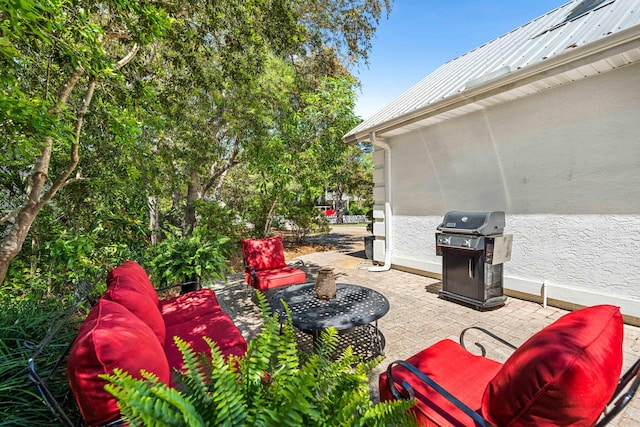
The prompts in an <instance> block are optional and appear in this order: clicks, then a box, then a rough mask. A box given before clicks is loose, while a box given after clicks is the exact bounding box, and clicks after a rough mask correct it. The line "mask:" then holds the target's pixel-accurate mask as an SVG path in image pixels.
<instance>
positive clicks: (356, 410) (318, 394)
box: [105, 294, 414, 427]
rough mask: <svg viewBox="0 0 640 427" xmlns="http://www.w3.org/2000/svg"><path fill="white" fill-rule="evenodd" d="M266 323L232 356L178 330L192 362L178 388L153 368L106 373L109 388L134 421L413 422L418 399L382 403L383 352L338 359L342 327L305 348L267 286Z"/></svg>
mask: <svg viewBox="0 0 640 427" xmlns="http://www.w3.org/2000/svg"><path fill="white" fill-rule="evenodd" d="M258 298H259V301H260V305H261V307H262V312H263V318H264V326H263V328H262V329H261V331H260V333H259V334H258V336H257V337H256V338H255V339H253V340H252V341H251V342H250V343H249V349H248V351H247V354H246V355H245V356H244V357H242V358H237V357H229V358H228V359H225V358H224V357H223V356H222V354H221V353H220V351H219V349H218V348H217V346H216V344H215V342H213V341H211V340H209V339H206V340H207V343H208V344H209V346H210V348H211V353H210V354H209V355H198V354H195V353H194V352H193V350H191V348H190V347H189V345H188V344H186V343H185V342H183V341H181V340H180V339H178V338H175V340H176V343H177V345H178V348H179V349H180V350H181V352H182V354H183V360H184V363H185V370H184V372H182V373H176V375H177V376H176V380H177V381H176V383H177V384H178V386H177V390H172V389H170V388H169V387H168V386H167V385H165V384H162V383H159V381H158V380H157V378H155V377H154V376H152V375H149V374H145V376H144V378H143V379H133V378H132V377H131V376H130V375H128V374H127V373H126V372H122V371H116V372H114V374H113V375H110V376H105V378H107V379H108V380H109V381H110V384H108V385H107V390H108V391H109V392H111V393H112V394H113V395H114V396H116V397H117V398H118V399H119V403H118V405H119V406H120V408H121V411H122V413H123V415H124V416H125V417H126V418H127V419H128V420H129V421H131V425H133V426H140V425H148V426H160V425H171V426H238V427H239V426H277V427H284V426H292V427H293V426H295V427H299V426H327V427H328V426H354V427H355V426H381V427H383V426H384V427H388V426H394V425H398V426H409V425H414V420H413V418H411V417H410V416H409V415H407V412H406V411H407V409H409V408H410V407H411V406H412V405H413V402H411V401H394V402H384V403H379V404H377V405H374V404H373V403H372V402H371V400H370V397H369V387H368V378H367V373H368V372H369V371H370V370H371V369H372V368H373V367H374V366H375V365H376V364H378V363H380V359H376V360H373V361H371V362H367V363H361V362H360V363H359V362H358V356H357V355H356V354H354V353H353V351H352V350H351V349H348V350H347V351H345V352H344V353H343V354H342V355H341V356H340V357H339V358H338V359H337V360H332V359H331V358H330V355H331V354H332V353H333V352H334V351H335V349H336V345H337V331H336V330H335V329H329V330H327V331H326V332H325V333H323V334H322V336H321V342H320V345H319V351H318V352H317V353H315V354H311V355H302V354H300V353H299V352H298V349H297V346H296V342H295V336H294V329H293V326H292V324H291V321H290V318H289V319H288V320H285V321H284V323H283V325H282V326H281V325H280V322H279V321H278V319H277V315H275V314H271V312H270V309H269V307H268V304H267V302H266V298H265V297H264V296H263V295H261V294H259V296H258Z"/></svg>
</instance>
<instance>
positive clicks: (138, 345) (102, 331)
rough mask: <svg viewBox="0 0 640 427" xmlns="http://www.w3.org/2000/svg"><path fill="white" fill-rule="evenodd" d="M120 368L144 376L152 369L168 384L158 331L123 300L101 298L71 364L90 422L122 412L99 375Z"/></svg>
mask: <svg viewBox="0 0 640 427" xmlns="http://www.w3.org/2000/svg"><path fill="white" fill-rule="evenodd" d="M114 368H121V369H123V370H125V371H127V372H128V373H129V374H131V375H132V376H133V377H136V378H140V370H141V369H144V370H146V371H147V372H152V373H154V374H156V375H157V376H158V378H159V379H160V381H162V382H164V383H166V384H168V383H169V379H170V373H169V365H168V363H167V359H166V357H165V356H164V352H163V349H162V346H161V345H160V343H159V342H158V338H157V337H156V336H155V334H154V333H153V331H151V329H150V328H149V327H148V326H147V325H146V324H145V323H144V322H143V321H142V320H140V319H138V317H137V316H135V315H134V314H133V313H131V312H130V311H129V310H127V309H126V308H125V307H123V306H121V305H120V304H118V303H115V302H112V301H109V300H105V299H100V300H99V301H98V303H97V304H96V305H95V306H94V307H93V308H92V309H91V312H90V313H89V316H88V317H87V319H86V320H85V321H84V323H83V324H82V326H81V327H80V331H79V332H78V336H77V337H76V340H75V341H74V343H73V345H72V347H71V350H70V354H69V361H68V365H67V375H68V377H69V383H70V385H71V390H72V391H73V394H74V395H75V397H76V400H77V402H78V406H79V407H80V412H81V413H82V417H83V418H84V420H85V422H86V424H87V425H90V426H93V425H101V424H105V423H107V422H109V421H112V420H114V419H116V418H118V417H119V416H120V410H119V409H118V405H117V403H116V402H117V401H116V398H115V397H113V396H112V395H111V394H110V393H109V392H107V391H106V390H104V386H105V384H106V383H107V381H105V380H103V379H101V378H99V377H98V375H100V374H111V373H112V372H113V369H114Z"/></svg>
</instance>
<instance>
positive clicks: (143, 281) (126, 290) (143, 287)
mask: <svg viewBox="0 0 640 427" xmlns="http://www.w3.org/2000/svg"><path fill="white" fill-rule="evenodd" d="M103 298H105V299H108V300H111V301H115V302H117V303H118V304H121V305H123V306H125V307H126V308H127V309H128V310H129V311H131V312H132V313H133V314H135V315H136V316H138V318H140V319H141V320H142V321H143V322H145V323H146V324H147V325H149V327H150V328H151V330H152V331H153V332H154V333H155V334H156V336H157V337H158V342H159V343H160V344H161V345H162V344H164V341H165V338H166V333H165V321H164V319H163V318H162V315H161V314H160V310H159V309H158V294H157V293H156V290H155V289H154V288H153V285H151V282H150V281H149V277H148V276H147V273H146V272H145V271H144V269H143V268H142V267H141V266H140V265H139V264H138V263H136V262H134V261H125V262H124V263H123V264H122V265H120V266H119V267H117V268H115V269H113V270H112V271H111V272H110V273H109V275H108V276H107V290H106V291H105V292H104V294H103Z"/></svg>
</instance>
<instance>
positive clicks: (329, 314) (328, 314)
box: [269, 283, 389, 355]
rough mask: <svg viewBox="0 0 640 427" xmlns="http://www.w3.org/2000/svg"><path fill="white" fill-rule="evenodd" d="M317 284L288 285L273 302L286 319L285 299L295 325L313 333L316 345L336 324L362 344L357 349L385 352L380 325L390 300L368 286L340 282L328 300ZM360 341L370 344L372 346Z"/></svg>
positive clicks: (378, 352) (339, 329)
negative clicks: (317, 294) (324, 333)
mask: <svg viewBox="0 0 640 427" xmlns="http://www.w3.org/2000/svg"><path fill="white" fill-rule="evenodd" d="M313 287H314V284H313V283H303V284H300V285H292V286H287V287H286V288H284V289H282V290H280V291H278V292H276V293H275V294H273V295H272V296H271V297H270V298H269V304H270V305H271V307H272V308H273V310H274V311H275V312H276V313H278V315H279V316H280V318H281V319H282V318H284V316H285V311H284V307H283V305H282V301H284V302H285V303H286V304H287V306H288V307H289V310H290V312H291V321H292V323H293V326H295V327H296V328H298V329H300V330H301V331H303V332H305V333H308V334H310V335H311V336H312V337H313V340H314V345H315V344H316V341H317V339H318V337H319V336H320V333H321V332H322V331H323V330H325V329H327V328H329V327H334V328H336V329H337V330H338V331H340V332H341V333H342V334H343V335H346V336H347V340H349V339H350V340H351V342H352V343H354V344H356V346H357V347H361V348H358V349H356V350H365V351H369V350H371V349H373V350H374V351H373V353H375V354H374V355H378V354H383V351H384V346H385V340H384V336H383V335H382V333H381V332H380V330H379V329H378V319H380V318H381V317H382V316H384V315H385V314H387V312H388V311H389V301H388V300H387V298H386V297H385V296H384V295H382V294H381V293H380V292H378V291H375V290H373V289H370V288H366V287H364V286H358V285H350V284H346V283H337V284H336V295H335V297H334V298H332V299H330V300H324V299H320V298H318V297H317V296H316V293H315V291H314V289H313ZM348 335H351V337H348ZM362 337H364V338H365V340H364V342H363V341H362ZM357 344H368V346H369V347H371V348H369V349H367V348H362V346H361V345H357Z"/></svg>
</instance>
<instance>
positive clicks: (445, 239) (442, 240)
mask: <svg viewBox="0 0 640 427" xmlns="http://www.w3.org/2000/svg"><path fill="white" fill-rule="evenodd" d="M438 243H443V244H445V245H448V244H449V243H451V238H450V237H444V236H440V237H439V238H438Z"/></svg>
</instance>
